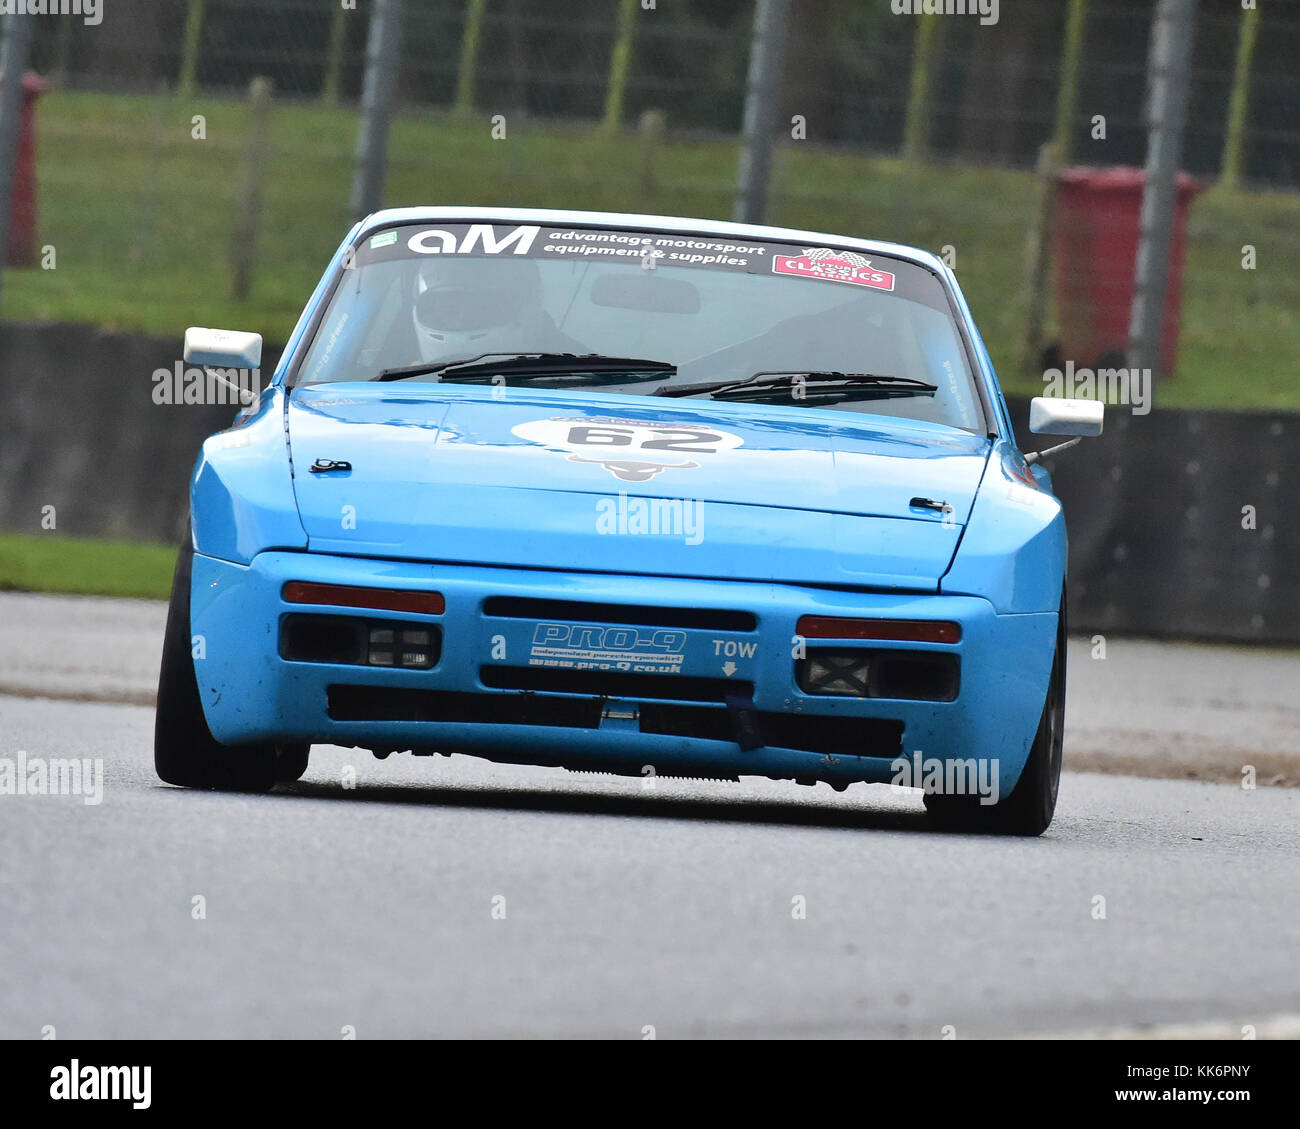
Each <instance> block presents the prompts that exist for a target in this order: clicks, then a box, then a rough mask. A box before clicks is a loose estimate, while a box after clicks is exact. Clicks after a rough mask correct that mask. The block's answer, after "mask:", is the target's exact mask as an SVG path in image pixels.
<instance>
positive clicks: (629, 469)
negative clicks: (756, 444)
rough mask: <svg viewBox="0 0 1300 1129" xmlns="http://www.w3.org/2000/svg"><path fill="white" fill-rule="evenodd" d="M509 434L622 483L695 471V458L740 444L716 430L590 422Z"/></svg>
mask: <svg viewBox="0 0 1300 1129" xmlns="http://www.w3.org/2000/svg"><path fill="white" fill-rule="evenodd" d="M510 430H511V432H512V433H513V434H514V435H517V436H518V437H519V438H520V439H526V440H528V441H529V442H530V443H537V444H540V445H541V446H543V447H546V448H548V449H550V450H552V451H555V452H557V453H560V454H564V455H565V456H567V458H568V460H569V461H570V462H574V463H594V464H596V465H598V466H602V467H604V468H605V469H606V470H607V471H609V473H610V474H612V475H613V476H614V477H615V478H617V479H619V480H620V481H622V482H647V481H649V480H650V479H652V478H654V477H655V475H657V474H661V473H662V472H663V471H665V470H691V469H693V468H695V467H698V466H700V463H699V461H698V460H699V459H700V458H708V457H709V456H710V455H716V454H717V453H718V452H719V451H730V450H734V449H735V448H737V447H739V446H741V445H742V444H743V443H744V440H743V439H742V438H741V437H740V436H739V435H733V434H732V433H731V432H729V431H720V430H718V428H716V427H708V426H704V425H696V424H690V423H684V424H681V425H672V426H670V425H668V424H662V423H647V422H646V421H645V420H638V419H613V418H607V417H594V416H558V417H553V418H551V419H538V420H532V421H530V422H528V423H520V424H516V425H515V426H514V427H512V428H511V429H510Z"/></svg>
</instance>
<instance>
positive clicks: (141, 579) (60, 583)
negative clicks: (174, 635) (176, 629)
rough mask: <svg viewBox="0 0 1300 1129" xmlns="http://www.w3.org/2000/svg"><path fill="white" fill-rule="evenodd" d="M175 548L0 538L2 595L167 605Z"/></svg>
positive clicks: (53, 536)
mask: <svg viewBox="0 0 1300 1129" xmlns="http://www.w3.org/2000/svg"><path fill="white" fill-rule="evenodd" d="M175 565H176V547H175V546H174V545H150V544H141V543H136V542H130V541H100V540H92V539H90V538H84V537H64V536H61V535H60V534H58V533H53V532H51V533H42V534H34V535H26V534H18V533H0V590H5V589H8V590H17V591H23V592H75V593H80V594H84V595H88V596H140V597H145V598H148V599H154V600H165V599H167V595H168V592H169V591H170V590H171V582H172V569H173V568H174V567H175Z"/></svg>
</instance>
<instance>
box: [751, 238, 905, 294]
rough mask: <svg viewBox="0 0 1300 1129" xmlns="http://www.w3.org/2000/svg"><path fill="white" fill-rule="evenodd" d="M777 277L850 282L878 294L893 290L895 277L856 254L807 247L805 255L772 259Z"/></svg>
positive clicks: (827, 248) (853, 252)
mask: <svg viewBox="0 0 1300 1129" xmlns="http://www.w3.org/2000/svg"><path fill="white" fill-rule="evenodd" d="M772 270H773V271H774V272H775V273H776V274H793V275H798V276H799V277H801V278H821V279H825V280H827V281H829V282H849V283H852V284H853V285H854V286H870V287H873V288H874V289H876V290H893V289H894V276H893V275H892V274H890V273H889V271H884V270H877V269H876V268H875V267H873V266H872V265H871V260H870V259H868V258H867V257H866V256H865V255H859V254H858V253H857V252H856V251H836V250H833V249H831V248H830V247H805V248H804V252H803V254H802V255H776V256H775V257H774V258H773V259H772Z"/></svg>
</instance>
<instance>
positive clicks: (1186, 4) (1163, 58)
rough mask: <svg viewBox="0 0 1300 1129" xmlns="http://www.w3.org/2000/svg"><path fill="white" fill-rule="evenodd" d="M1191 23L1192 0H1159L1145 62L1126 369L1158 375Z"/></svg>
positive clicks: (1193, 23) (1193, 13) (1193, 21)
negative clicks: (1143, 152) (1142, 177)
mask: <svg viewBox="0 0 1300 1129" xmlns="http://www.w3.org/2000/svg"><path fill="white" fill-rule="evenodd" d="M1195 26H1196V0H1159V3H1158V6H1157V8H1156V15H1155V21H1154V23H1153V25H1152V28H1151V55H1150V59H1149V61H1148V64H1147V73H1148V75H1149V78H1148V82H1149V84H1150V85H1149V90H1150V97H1149V101H1148V121H1149V123H1150V126H1149V129H1148V132H1147V161H1146V186H1145V188H1144V189H1143V191H1142V218H1141V226H1140V231H1139V235H1138V251H1137V269H1136V272H1135V275H1134V279H1133V306H1132V313H1131V316H1130V319H1129V357H1128V367H1129V368H1130V369H1135V368H1136V369H1150V370H1151V372H1152V373H1157V374H1159V375H1163V374H1160V372H1159V370H1160V331H1161V329H1162V327H1163V326H1164V317H1165V292H1166V288H1167V283H1168V279H1167V277H1166V276H1167V274H1168V267H1169V249H1170V245H1171V244H1172V242H1173V236H1174V209H1175V208H1176V207H1177V204H1178V169H1179V165H1180V164H1181V163H1182V155H1183V130H1184V129H1185V127H1186V125H1187V91H1188V83H1189V79H1190V72H1191V62H1192V38H1193V34H1194V30H1195Z"/></svg>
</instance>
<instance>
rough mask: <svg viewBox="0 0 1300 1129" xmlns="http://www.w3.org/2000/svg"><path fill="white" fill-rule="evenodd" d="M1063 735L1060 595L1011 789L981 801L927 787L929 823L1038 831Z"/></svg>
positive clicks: (1053, 789)
mask: <svg viewBox="0 0 1300 1129" xmlns="http://www.w3.org/2000/svg"><path fill="white" fill-rule="evenodd" d="M1064 737H1065V596H1064V594H1063V595H1062V597H1061V610H1060V613H1059V615H1058V617H1057V628H1056V653H1055V654H1054V655H1053V657H1052V673H1051V675H1050V677H1049V678H1048V682H1047V698H1046V700H1045V701H1044V703H1043V713H1042V716H1041V717H1040V718H1039V722H1038V730H1037V732H1036V733H1035V734H1034V743H1033V745H1032V746H1031V748H1030V750H1029V759H1028V760H1027V761H1026V762H1025V767H1024V769H1023V770H1022V771H1021V773H1020V779H1019V780H1017V781H1016V786H1015V787H1014V788H1013V789H1012V790H1011V795H1009V796H1007V797H1006V799H1004V800H1000V801H998V803H996V804H981V803H980V802H979V797H978V796H945V795H940V794H938V793H927V794H926V796H925V810H926V813H927V814H928V815H929V818H930V825H931V826H932V827H935V828H938V829H939V830H943V831H974V832H984V833H987V834H993V835H1029V836H1033V835H1041V834H1042V833H1043V832H1044V831H1046V830H1047V828H1048V825H1049V824H1051V822H1052V816H1053V815H1054V814H1055V812H1056V797H1057V793H1058V792H1059V790H1060V783H1061V759H1062V752H1063V750H1064Z"/></svg>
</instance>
